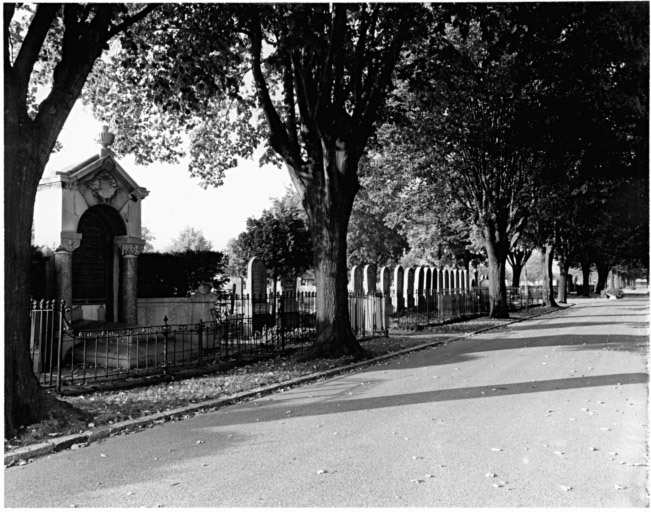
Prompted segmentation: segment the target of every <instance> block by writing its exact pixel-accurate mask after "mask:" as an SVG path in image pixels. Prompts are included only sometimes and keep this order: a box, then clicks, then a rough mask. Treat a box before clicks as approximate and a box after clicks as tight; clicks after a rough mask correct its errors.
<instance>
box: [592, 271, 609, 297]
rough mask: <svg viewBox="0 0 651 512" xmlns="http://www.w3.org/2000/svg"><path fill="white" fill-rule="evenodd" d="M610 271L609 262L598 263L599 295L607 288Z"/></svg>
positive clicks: (597, 290)
mask: <svg viewBox="0 0 651 512" xmlns="http://www.w3.org/2000/svg"><path fill="white" fill-rule="evenodd" d="M609 272H610V265H609V264H608V263H597V289H596V290H595V292H596V293H597V295H598V294H600V293H601V291H602V290H605V289H606V288H607V281H608V273H609Z"/></svg>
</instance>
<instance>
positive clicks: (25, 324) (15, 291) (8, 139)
mask: <svg viewBox="0 0 651 512" xmlns="http://www.w3.org/2000/svg"><path fill="white" fill-rule="evenodd" d="M19 105H20V100H19V99H17V98H16V97H15V95H14V94H13V90H12V87H10V85H8V84H7V83H5V138H4V144H5V147H4V179H5V180H4V181H5V182H4V196H5V197H4V207H5V209H4V214H5V240H4V243H5V269H4V270H5V304H6V307H5V437H6V438H9V439H10V438H12V437H14V436H15V435H16V434H17V433H18V429H19V428H20V427H21V426H24V425H29V424H31V423H34V422H37V421H39V420H41V419H44V418H47V417H61V416H64V415H67V414H73V410H72V409H71V408H70V407H69V406H67V404H64V403H62V402H58V401H57V400H55V399H54V397H52V396H51V395H50V394H48V393H47V392H46V391H44V390H43V389H42V388H41V387H40V385H39V383H38V380H37V379H36V376H35V375H34V372H33V370H32V365H31V356H30V347H29V339H30V320H29V307H30V296H29V293H30V290H29V280H30V249H31V233H32V222H33V218H34V202H35V199H36V187H37V185H38V181H39V179H40V177H41V176H42V174H43V169H44V168H45V164H46V162H47V155H49V153H50V150H51V148H48V147H47V141H44V142H43V141H39V142H40V143H37V142H35V139H36V137H35V134H34V131H33V127H32V121H31V120H30V119H29V118H26V116H21V112H20V110H19V108H16V107H17V106H19Z"/></svg>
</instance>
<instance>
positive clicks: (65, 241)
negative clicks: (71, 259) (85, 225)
mask: <svg viewBox="0 0 651 512" xmlns="http://www.w3.org/2000/svg"><path fill="white" fill-rule="evenodd" d="M81 237H82V235H81V233H61V244H60V245H59V247H57V251H62V250H63V251H68V252H72V251H74V250H76V249H79V246H80V245H81Z"/></svg>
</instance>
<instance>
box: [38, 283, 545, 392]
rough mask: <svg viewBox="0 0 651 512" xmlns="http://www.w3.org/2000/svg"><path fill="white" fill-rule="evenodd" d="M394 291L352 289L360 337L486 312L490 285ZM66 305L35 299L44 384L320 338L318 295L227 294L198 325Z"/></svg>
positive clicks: (149, 371) (269, 350) (154, 369)
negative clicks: (70, 318)
mask: <svg viewBox="0 0 651 512" xmlns="http://www.w3.org/2000/svg"><path fill="white" fill-rule="evenodd" d="M508 297H509V305H510V307H512V308H519V307H529V306H532V305H534V304H536V303H539V302H540V297H541V295H540V291H539V290H537V289H534V288H532V287H530V288H529V290H528V293H527V294H526V295H525V294H524V291H523V290H520V291H517V290H510V292H509V294H508ZM404 302H405V301H402V300H401V301H397V300H395V297H393V298H392V297H391V296H389V295H386V296H383V295H382V294H380V293H372V294H364V293H352V292H351V293H350V294H349V298H348V304H349V315H350V322H351V328H352V329H353V332H354V333H355V335H356V336H357V337H358V338H359V337H365V336H376V335H387V334H388V332H389V330H390V329H404V328H415V327H417V326H422V325H428V324H435V323H440V322H442V321H446V320H449V319H452V318H459V317H464V316H471V315H482V314H487V313H488V311H489V307H490V303H489V298H488V290H487V289H483V288H474V289H472V290H467V289H463V290H461V289H459V290H444V291H440V292H432V291H426V292H423V293H416V294H414V295H413V297H411V298H408V300H407V301H406V303H407V305H408V306H409V307H407V308H406V309H403V310H397V308H395V307H394V306H393V303H396V304H404ZM66 311H68V310H67V308H66V307H65V305H57V304H56V303H55V302H54V301H48V302H44V301H41V302H39V303H36V302H34V303H33V304H32V311H31V326H32V329H31V340H30V343H31V353H32V361H33V369H34V372H35V374H36V375H37V376H38V378H39V381H40V382H41V384H42V385H43V386H45V387H55V388H57V389H58V390H61V388H62V386H71V385H77V384H85V383H88V382H96V381H106V380H112V379H126V378H132V377H142V376H147V375H154V374H163V373H166V372H169V371H173V370H177V369H182V368H192V367H205V366H210V365H214V364H217V363H220V362H223V361H227V360H231V359H238V358H247V357H264V356H265V355H271V354H274V353H279V352H283V351H285V350H287V349H290V348H300V347H303V346H306V345H309V344H312V343H313V342H314V341H315V340H316V293H284V294H280V293H278V294H268V295H266V294H265V295H259V296H248V295H244V296H238V295H230V294H222V295H220V296H219V299H218V300H217V301H216V303H215V307H214V308H213V309H212V310H211V318H210V319H206V320H201V321H200V322H199V323H197V324H193V325H175V324H170V323H169V322H168V319H167V317H165V319H164V322H163V324H161V325H154V326H147V327H141V328H131V329H126V328H116V329H101V330H99V329H95V330H92V329H91V330H76V329H74V328H73V327H71V326H70V325H69V323H68V322H67V321H66V316H65V314H66Z"/></svg>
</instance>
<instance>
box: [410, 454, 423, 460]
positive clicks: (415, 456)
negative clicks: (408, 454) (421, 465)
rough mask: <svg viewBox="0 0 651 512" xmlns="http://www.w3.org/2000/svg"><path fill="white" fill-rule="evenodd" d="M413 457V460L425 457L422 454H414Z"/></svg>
mask: <svg viewBox="0 0 651 512" xmlns="http://www.w3.org/2000/svg"><path fill="white" fill-rule="evenodd" d="M412 459H413V460H421V459H423V457H421V456H420V455H414V456H413V457H412Z"/></svg>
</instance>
